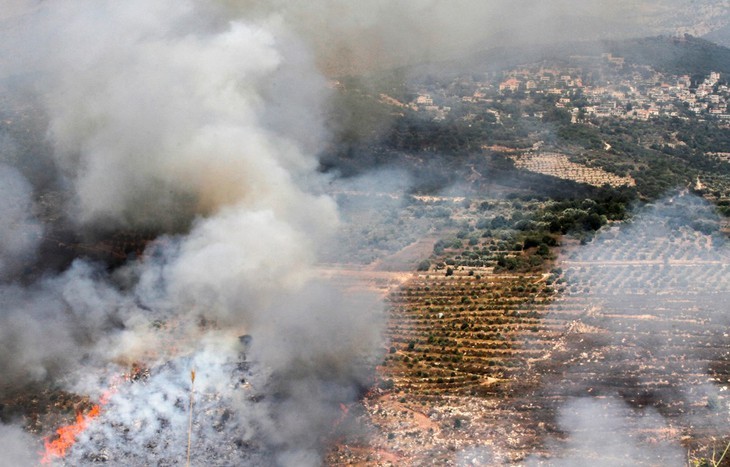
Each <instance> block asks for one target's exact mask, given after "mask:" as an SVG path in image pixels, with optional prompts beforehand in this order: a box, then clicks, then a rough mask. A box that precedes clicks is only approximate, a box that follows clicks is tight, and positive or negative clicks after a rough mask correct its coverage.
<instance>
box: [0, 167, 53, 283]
mask: <svg viewBox="0 0 730 467" xmlns="http://www.w3.org/2000/svg"><path fill="white" fill-rule="evenodd" d="M32 191H33V190H32V187H31V185H30V183H28V181H27V180H26V179H25V177H23V175H22V174H21V173H20V172H18V171H17V170H16V169H15V168H13V167H10V166H7V165H5V164H0V198H1V199H2V200H3V204H2V205H1V206H0V219H2V220H3V222H2V224H0V278H9V277H11V276H12V275H13V274H15V273H18V272H19V271H20V269H21V268H22V265H23V264H25V263H27V262H28V261H29V259H32V257H33V254H34V253H35V249H36V247H37V246H38V244H39V242H40V239H41V234H42V232H43V227H42V226H41V224H40V223H39V222H38V221H37V220H36V219H35V218H34V217H33V214H32V208H33V202H32Z"/></svg>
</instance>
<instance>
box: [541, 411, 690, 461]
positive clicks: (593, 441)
mask: <svg viewBox="0 0 730 467" xmlns="http://www.w3.org/2000/svg"><path fill="white" fill-rule="evenodd" d="M558 424H559V426H560V427H561V428H562V429H564V430H566V431H567V433H566V435H567V440H566V443H565V444H564V445H561V444H559V443H555V445H554V446H553V449H554V450H555V451H556V452H563V453H564V454H563V455H562V456H558V458H557V459H554V460H551V461H548V462H547V465H559V466H561V467H573V466H581V465H586V463H589V464H590V465H595V466H601V467H602V466H614V465H676V466H678V465H684V461H685V458H684V452H683V450H682V449H681V448H680V447H679V446H676V445H673V444H672V443H671V442H670V441H669V440H667V439H663V437H662V435H661V434H659V435H657V433H660V432H661V430H666V429H667V427H666V425H665V423H664V420H663V418H662V417H661V416H659V415H658V414H656V413H654V412H653V411H651V410H649V411H633V410H631V409H630V408H629V407H627V406H626V405H625V404H623V403H622V402H621V401H620V400H615V399H610V398H609V399H604V400H595V399H574V400H571V401H568V402H567V403H566V404H565V405H564V406H563V407H561V409H560V413H559V414H558ZM637 433H638V435H637ZM527 465H542V464H541V463H540V461H539V460H537V459H530V460H528V462H527Z"/></svg>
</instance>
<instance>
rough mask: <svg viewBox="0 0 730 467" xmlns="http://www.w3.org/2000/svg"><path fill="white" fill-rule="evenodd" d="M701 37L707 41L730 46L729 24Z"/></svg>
mask: <svg viewBox="0 0 730 467" xmlns="http://www.w3.org/2000/svg"><path fill="white" fill-rule="evenodd" d="M703 39H707V40H708V41H712V42H714V43H716V44H719V45H722V46H725V47H730V24H728V25H726V26H724V27H722V28H720V29H716V30H714V31H712V32H711V33H709V34H706V35H704V36H703Z"/></svg>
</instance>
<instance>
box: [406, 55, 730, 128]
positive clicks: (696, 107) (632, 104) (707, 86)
mask: <svg viewBox="0 0 730 467" xmlns="http://www.w3.org/2000/svg"><path fill="white" fill-rule="evenodd" d="M721 78H722V77H721V75H720V73H717V72H712V73H710V74H709V75H708V76H707V77H705V79H704V80H703V81H701V82H694V83H693V82H692V79H691V78H690V77H689V76H687V75H683V76H675V75H668V74H664V73H660V72H657V71H656V70H654V69H652V68H650V67H648V66H642V65H627V64H625V60H624V58H623V57H616V56H613V55H611V54H602V55H601V56H595V57H585V56H574V57H571V60H570V66H564V67H563V66H561V67H558V66H556V65H552V66H547V65H545V64H539V65H534V66H530V67H521V68H518V69H513V70H509V71H505V72H502V73H493V74H492V76H491V77H489V78H488V79H485V80H484V81H472V82H469V83H466V82H465V80H463V79H458V80H456V81H455V83H452V85H451V86H447V87H446V88H441V89H439V88H437V87H436V86H432V87H430V88H428V87H423V88H421V89H420V90H419V93H418V96H417V97H416V98H415V99H414V100H413V101H412V102H411V103H410V107H411V108H412V109H414V110H417V111H423V112H427V113H429V114H430V115H432V116H433V118H434V119H436V120H442V119H444V118H445V117H446V116H447V115H448V114H449V112H450V111H451V110H452V107H453V106H454V105H457V103H460V104H465V105H470V104H477V105H480V106H484V107H485V109H489V108H490V107H491V105H490V104H492V103H494V102H495V101H500V100H502V99H504V98H506V97H517V98H521V97H524V98H527V97H530V96H539V95H548V96H554V98H555V99H554V100H555V106H556V107H558V108H563V109H566V110H568V111H570V112H571V113H572V119H573V122H578V121H581V119H584V118H587V117H596V118H601V117H615V118H626V119H636V120H649V119H651V118H656V117H662V116H664V117H666V116H669V117H680V118H688V116H691V115H693V114H694V115H696V116H698V117H699V118H712V119H720V120H726V121H728V123H730V109H728V105H729V103H730V88H728V85H727V84H726V83H727V79H726V80H724V82H723V80H722V79H721ZM455 84H458V85H455ZM465 84H468V86H465ZM465 88H466V89H468V90H469V92H467V93H464V92H463V91H464V89H465ZM435 101H437V102H435ZM536 116H539V115H536Z"/></svg>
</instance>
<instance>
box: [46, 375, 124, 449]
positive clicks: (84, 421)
mask: <svg viewBox="0 0 730 467" xmlns="http://www.w3.org/2000/svg"><path fill="white" fill-rule="evenodd" d="M114 392H115V391H114V390H113V389H111V390H109V391H106V392H105V393H104V394H102V396H101V398H99V403H98V404H96V405H94V406H93V407H91V410H89V411H88V412H87V413H86V414H82V413H81V412H78V413H76V422H75V423H72V424H70V425H66V426H62V427H60V428H59V429H57V430H56V434H57V435H58V438H56V439H54V440H53V441H51V440H50V438H51V437H50V436H49V437H47V438H46V439H44V440H43V444H44V446H45V452H44V453H43V457H42V458H41V464H50V463H51V462H53V459H57V458H61V457H65V456H66V452H67V451H68V450H69V449H70V448H71V446H73V445H74V444H75V443H76V438H78V436H79V435H80V434H81V433H83V432H84V430H86V428H87V427H88V426H89V423H91V421H92V420H94V419H95V418H97V417H98V416H99V415H101V408H102V406H104V405H106V403H107V402H109V398H110V397H111V396H112V394H113V393H114Z"/></svg>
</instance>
